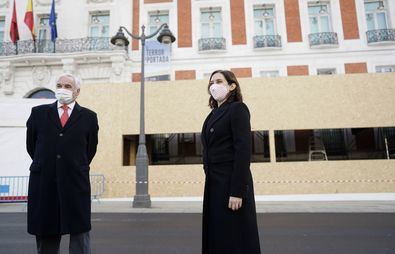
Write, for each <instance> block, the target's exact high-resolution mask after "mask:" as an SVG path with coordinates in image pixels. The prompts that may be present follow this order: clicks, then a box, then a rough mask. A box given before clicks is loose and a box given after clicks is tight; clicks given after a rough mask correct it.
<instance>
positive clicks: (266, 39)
mask: <svg viewBox="0 0 395 254" xmlns="http://www.w3.org/2000/svg"><path fill="white" fill-rule="evenodd" d="M254 48H281V36H280V35H257V36H254Z"/></svg>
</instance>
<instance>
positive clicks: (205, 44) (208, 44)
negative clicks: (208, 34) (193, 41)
mask: <svg viewBox="0 0 395 254" xmlns="http://www.w3.org/2000/svg"><path fill="white" fill-rule="evenodd" d="M210 50H226V39H225V38H222V37H221V38H202V39H199V51H210Z"/></svg>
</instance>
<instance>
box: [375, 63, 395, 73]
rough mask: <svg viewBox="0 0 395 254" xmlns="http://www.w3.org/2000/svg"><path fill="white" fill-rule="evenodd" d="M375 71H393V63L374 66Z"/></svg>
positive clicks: (394, 70) (394, 68)
mask: <svg viewBox="0 0 395 254" xmlns="http://www.w3.org/2000/svg"><path fill="white" fill-rule="evenodd" d="M376 72H378V73H384V72H395V65H386V66H376Z"/></svg>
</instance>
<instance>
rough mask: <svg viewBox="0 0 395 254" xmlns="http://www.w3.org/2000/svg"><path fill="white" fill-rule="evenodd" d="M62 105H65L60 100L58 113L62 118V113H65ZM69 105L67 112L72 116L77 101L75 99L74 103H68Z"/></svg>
mask: <svg viewBox="0 0 395 254" xmlns="http://www.w3.org/2000/svg"><path fill="white" fill-rule="evenodd" d="M62 106H63V104H61V103H60V102H59V101H58V113H59V118H61V117H62V114H63V108H62ZM67 106H68V111H67V113H68V115H69V117H70V116H71V112H73V108H74V106H75V101H73V102H72V103H70V104H68V105H67Z"/></svg>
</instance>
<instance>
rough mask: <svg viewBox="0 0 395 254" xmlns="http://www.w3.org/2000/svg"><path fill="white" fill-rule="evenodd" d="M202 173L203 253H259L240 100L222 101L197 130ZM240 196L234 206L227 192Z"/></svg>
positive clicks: (246, 117)
mask: <svg viewBox="0 0 395 254" xmlns="http://www.w3.org/2000/svg"><path fill="white" fill-rule="evenodd" d="M201 137H202V144H203V165H204V172H205V174H206V182H205V188H204V200H203V244H202V253H203V254H245V253H248V254H258V253H260V245H259V236H258V228H257V220H256V209H255V199H254V188H253V182H252V176H251V171H250V157H251V126H250V113H249V110H248V108H247V106H246V105H245V104H244V103H241V102H231V103H229V102H225V103H224V104H222V105H221V106H220V107H219V108H216V109H214V110H213V111H212V112H211V113H210V114H209V115H208V116H207V118H206V121H205V122H204V124H203V129H202V135H201ZM230 196H233V197H240V198H242V199H243V201H242V207H241V208H240V209H239V210H237V211H232V210H231V209H229V208H228V203H229V197H230Z"/></svg>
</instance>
